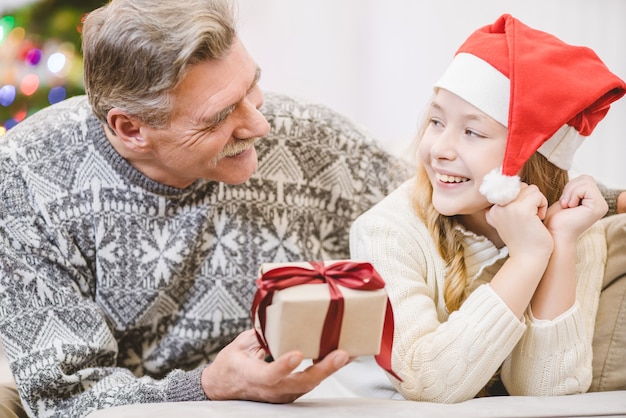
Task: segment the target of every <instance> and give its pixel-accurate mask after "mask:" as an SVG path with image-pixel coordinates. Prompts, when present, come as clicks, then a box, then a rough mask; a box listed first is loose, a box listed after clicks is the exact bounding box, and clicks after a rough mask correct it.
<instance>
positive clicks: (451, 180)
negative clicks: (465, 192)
mask: <svg viewBox="0 0 626 418" xmlns="http://www.w3.org/2000/svg"><path fill="white" fill-rule="evenodd" d="M437 178H438V180H439V181H442V182H444V183H462V182H464V181H467V180H468V179H467V178H465V177H455V176H448V175H447V174H437Z"/></svg>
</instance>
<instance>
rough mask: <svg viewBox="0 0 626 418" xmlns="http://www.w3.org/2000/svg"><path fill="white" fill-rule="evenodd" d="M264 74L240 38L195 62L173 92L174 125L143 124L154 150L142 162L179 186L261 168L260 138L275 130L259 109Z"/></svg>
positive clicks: (235, 178) (232, 180) (239, 177)
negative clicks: (222, 52) (220, 53)
mask: <svg viewBox="0 0 626 418" xmlns="http://www.w3.org/2000/svg"><path fill="white" fill-rule="evenodd" d="M259 76H260V70H259V69H258V67H257V65H256V64H255V62H254V61H253V60H252V58H251V57H250V55H249V54H248V52H247V51H246V50H245V48H244V47H243V45H242V44H241V42H240V41H239V40H236V41H235V43H234V44H233V47H232V49H231V51H230V52H229V54H228V55H227V56H225V57H224V58H222V59H220V60H211V61H207V62H203V63H200V64H197V65H194V66H193V67H191V68H190V69H189V71H188V73H187V75H186V76H185V78H184V79H183V81H182V82H181V83H180V85H179V86H177V88H176V89H175V90H174V91H173V92H172V99H173V103H174V108H173V112H172V115H171V118H170V124H169V126H168V127H167V128H163V129H154V128H150V127H146V126H142V127H141V135H142V137H143V139H144V140H145V141H146V142H147V143H148V144H149V150H150V151H149V152H148V153H147V154H146V157H145V158H144V159H143V160H142V161H140V162H138V164H137V168H139V169H140V170H141V171H142V172H143V173H144V174H146V175H147V176H148V177H150V178H152V179H153V180H156V181H158V182H161V183H164V184H167V185H170V186H174V187H178V188H184V187H187V186H189V185H190V184H191V183H193V182H194V181H196V180H198V179H200V178H202V179H207V180H214V181H221V182H224V183H228V184H238V183H242V182H244V181H246V180H248V179H249V178H250V176H251V175H252V174H253V173H254V171H255V170H256V168H257V155H256V150H255V148H254V141H255V140H256V139H258V138H260V137H263V136H265V135H267V134H268V132H269V124H268V123H267V121H266V120H265V117H264V116H263V115H262V114H261V113H260V112H259V108H260V107H261V105H262V104H263V93H262V92H261V89H260V88H259V86H258V85H257V81H258V78H259Z"/></svg>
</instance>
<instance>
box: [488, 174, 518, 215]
mask: <svg viewBox="0 0 626 418" xmlns="http://www.w3.org/2000/svg"><path fill="white" fill-rule="evenodd" d="M520 187H521V183H520V178H519V176H505V175H504V174H502V167H499V168H496V169H493V170H491V171H490V172H489V174H487V175H486V176H485V178H483V182H482V184H481V185H480V189H479V190H480V192H481V193H482V194H483V195H484V196H485V197H486V198H487V200H488V201H489V202H490V203H493V204H494V205H500V206H504V205H506V204H507V203H509V202H511V201H512V200H514V199H515V198H516V197H517V195H518V194H519V191H520Z"/></svg>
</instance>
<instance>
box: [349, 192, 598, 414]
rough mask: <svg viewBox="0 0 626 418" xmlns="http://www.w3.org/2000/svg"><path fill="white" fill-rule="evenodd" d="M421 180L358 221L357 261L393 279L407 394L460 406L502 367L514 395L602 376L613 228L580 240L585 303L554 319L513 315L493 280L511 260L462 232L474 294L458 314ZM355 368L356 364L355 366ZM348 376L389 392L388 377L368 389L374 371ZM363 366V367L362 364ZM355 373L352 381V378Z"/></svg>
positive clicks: (564, 389)
mask: <svg viewBox="0 0 626 418" xmlns="http://www.w3.org/2000/svg"><path fill="white" fill-rule="evenodd" d="M412 184H413V183H412V181H409V182H407V183H405V184H404V185H402V186H401V187H400V188H398V189H397V190H396V191H394V192H393V193H391V194H390V195H389V196H388V197H387V198H386V199H384V200H383V201H382V202H380V203H379V204H378V205H376V206H375V207H374V208H372V209H371V210H369V211H368V212H366V213H365V214H363V215H362V216H361V217H359V219H357V220H356V221H355V223H354V224H353V226H352V231H351V237H350V249H351V252H352V256H353V258H357V259H368V260H371V262H372V264H373V265H374V266H375V267H376V269H377V270H378V272H379V273H380V274H381V276H382V277H383V278H384V279H385V281H386V283H387V292H388V293H389V297H390V299H391V301H392V305H393V309H394V317H395V331H396V332H395V336H394V346H393V358H392V363H393V369H394V371H395V372H396V373H397V374H398V375H399V376H400V377H401V378H402V379H403V382H398V381H397V380H395V379H392V381H393V382H394V386H395V387H396V389H397V390H398V391H399V392H400V394H402V395H403V396H404V397H405V398H407V399H412V400H420V401H430V402H444V403H451V402H460V401H464V400H467V399H470V398H472V397H474V396H476V395H477V394H478V393H479V391H480V390H481V389H482V388H483V387H484V386H485V385H486V384H487V383H488V382H489V380H490V379H491V377H492V376H493V375H494V373H496V371H498V370H499V369H500V368H501V377H502V382H503V383H504V385H505V387H506V389H507V390H508V392H509V393H510V394H512V395H537V396H543V395H563V394H571V393H580V392H586V391H587V389H588V388H589V385H590V383H591V376H592V369H591V367H592V364H591V360H592V348H591V342H592V339H593V329H594V321H595V317H596V312H597V307H598V300H599V296H600V288H601V285H602V278H603V274H604V265H605V262H606V239H605V235H604V229H603V228H602V227H601V226H600V225H599V224H596V225H594V226H593V227H591V228H590V229H589V230H588V231H587V232H586V233H585V234H583V235H582V236H581V237H580V239H579V240H578V243H577V265H576V271H577V280H578V281H577V283H578V284H577V289H576V292H577V302H576V304H575V305H574V306H573V307H572V308H571V309H570V310H568V311H567V312H565V313H563V314H562V315H560V316H559V317H558V318H556V319H555V320H553V321H546V320H542V321H539V320H536V319H533V318H532V316H531V315H530V313H527V314H526V316H525V319H524V321H522V322H520V320H519V319H518V318H517V317H515V315H513V313H512V312H511V311H510V310H509V308H508V307H507V306H506V304H505V303H504V302H503V301H502V299H500V297H498V295H496V293H495V292H494V291H493V290H492V289H491V288H490V286H489V282H490V281H491V279H492V278H493V276H494V275H495V273H496V272H497V271H498V270H499V268H500V267H501V266H502V264H503V263H504V261H505V259H506V257H507V256H508V251H507V249H506V247H504V248H502V249H497V248H496V247H495V246H494V245H493V244H492V243H491V241H489V240H487V239H486V238H485V237H482V236H476V235H475V234H472V233H470V232H468V231H466V230H464V229H462V228H459V230H458V233H459V236H460V239H462V242H463V247H464V251H465V259H466V265H467V273H468V277H469V278H470V280H469V283H468V291H469V292H470V294H469V296H468V298H467V299H466V301H465V302H464V303H463V305H462V306H461V308H460V309H459V310H458V311H456V312H454V313H452V314H448V312H447V310H446V306H445V302H444V296H443V288H444V281H445V277H446V268H445V264H444V262H443V260H442V259H441V257H440V256H439V253H438V251H437V250H436V248H435V245H434V242H433V240H432V238H431V236H430V234H429V232H428V230H427V228H426V226H425V225H424V224H423V222H422V221H421V220H420V218H419V217H418V216H417V215H416V214H415V211H414V210H413V208H412V205H411V193H412ZM348 367H349V366H348ZM344 369H345V370H340V372H339V373H340V374H339V375H338V376H340V377H342V378H343V379H342V383H343V384H344V385H347V386H351V385H353V386H355V387H357V386H360V388H359V389H360V395H376V394H377V393H378V394H383V396H389V393H388V392H387V393H384V390H383V389H384V383H381V382H376V381H373V382H370V383H369V386H370V387H369V388H365V387H363V384H362V383H360V382H361V377H360V375H361V376H362V375H364V374H368V373H367V372H366V371H365V369H364V367H360V369H359V370H358V374H357V373H353V374H352V376H351V377H349V376H347V373H348V368H347V367H346V368H344ZM355 370H357V368H355ZM350 379H352V380H351V381H350Z"/></svg>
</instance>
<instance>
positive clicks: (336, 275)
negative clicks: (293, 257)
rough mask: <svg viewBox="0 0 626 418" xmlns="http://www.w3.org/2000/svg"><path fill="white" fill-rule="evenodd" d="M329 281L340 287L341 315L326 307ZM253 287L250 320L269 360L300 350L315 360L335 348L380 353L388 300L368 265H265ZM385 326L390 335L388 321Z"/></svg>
mask: <svg viewBox="0 0 626 418" xmlns="http://www.w3.org/2000/svg"><path fill="white" fill-rule="evenodd" d="M270 276H271V277H270ZM324 276H327V277H324ZM329 282H334V284H335V285H336V286H335V288H336V289H337V290H338V291H339V295H338V299H340V301H339V303H340V304H341V303H342V304H343V313H341V312H336V309H332V308H331V298H332V297H331V293H332V289H331V287H333V284H331V283H329ZM257 286H258V290H257V294H256V295H255V303H253V308H252V318H253V320H254V324H255V329H256V331H257V336H258V337H259V341H260V342H261V345H265V346H266V351H269V353H271V355H272V356H273V357H274V358H277V357H279V356H281V355H282V354H284V353H286V352H288V351H291V350H299V351H301V352H302V353H303V355H304V356H305V358H312V359H316V358H321V357H324V356H325V355H326V354H328V352H330V351H332V350H333V349H335V348H339V349H342V350H345V351H346V352H348V354H350V355H351V356H362V355H377V354H379V352H380V350H381V341H382V338H383V329H384V326H385V318H386V313H387V309H388V302H387V293H386V292H385V290H384V282H383V281H382V279H381V278H380V276H378V273H376V271H375V270H374V268H373V267H372V266H371V264H369V263H361V262H355V261H350V260H340V261H325V262H302V263H265V264H263V265H262V266H261V268H260V271H259V279H258V280H257ZM264 288H265V290H264ZM335 296H336V297H337V294H336V292H335ZM261 299H264V301H263V302H262V301H261ZM335 304H337V301H335ZM329 309H330V311H329ZM263 313H264V315H263ZM327 315H328V316H329V318H328V319H327ZM263 316H264V320H263ZM390 326H391V332H392V333H393V322H391V325H390ZM325 327H326V328H325ZM388 327H389V325H388ZM332 328H334V331H333V330H330V329H332ZM323 334H324V336H323ZM391 338H393V337H391ZM333 339H335V341H334V342H333V341H331V340H333ZM324 340H326V341H324ZM389 343H391V341H389Z"/></svg>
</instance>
